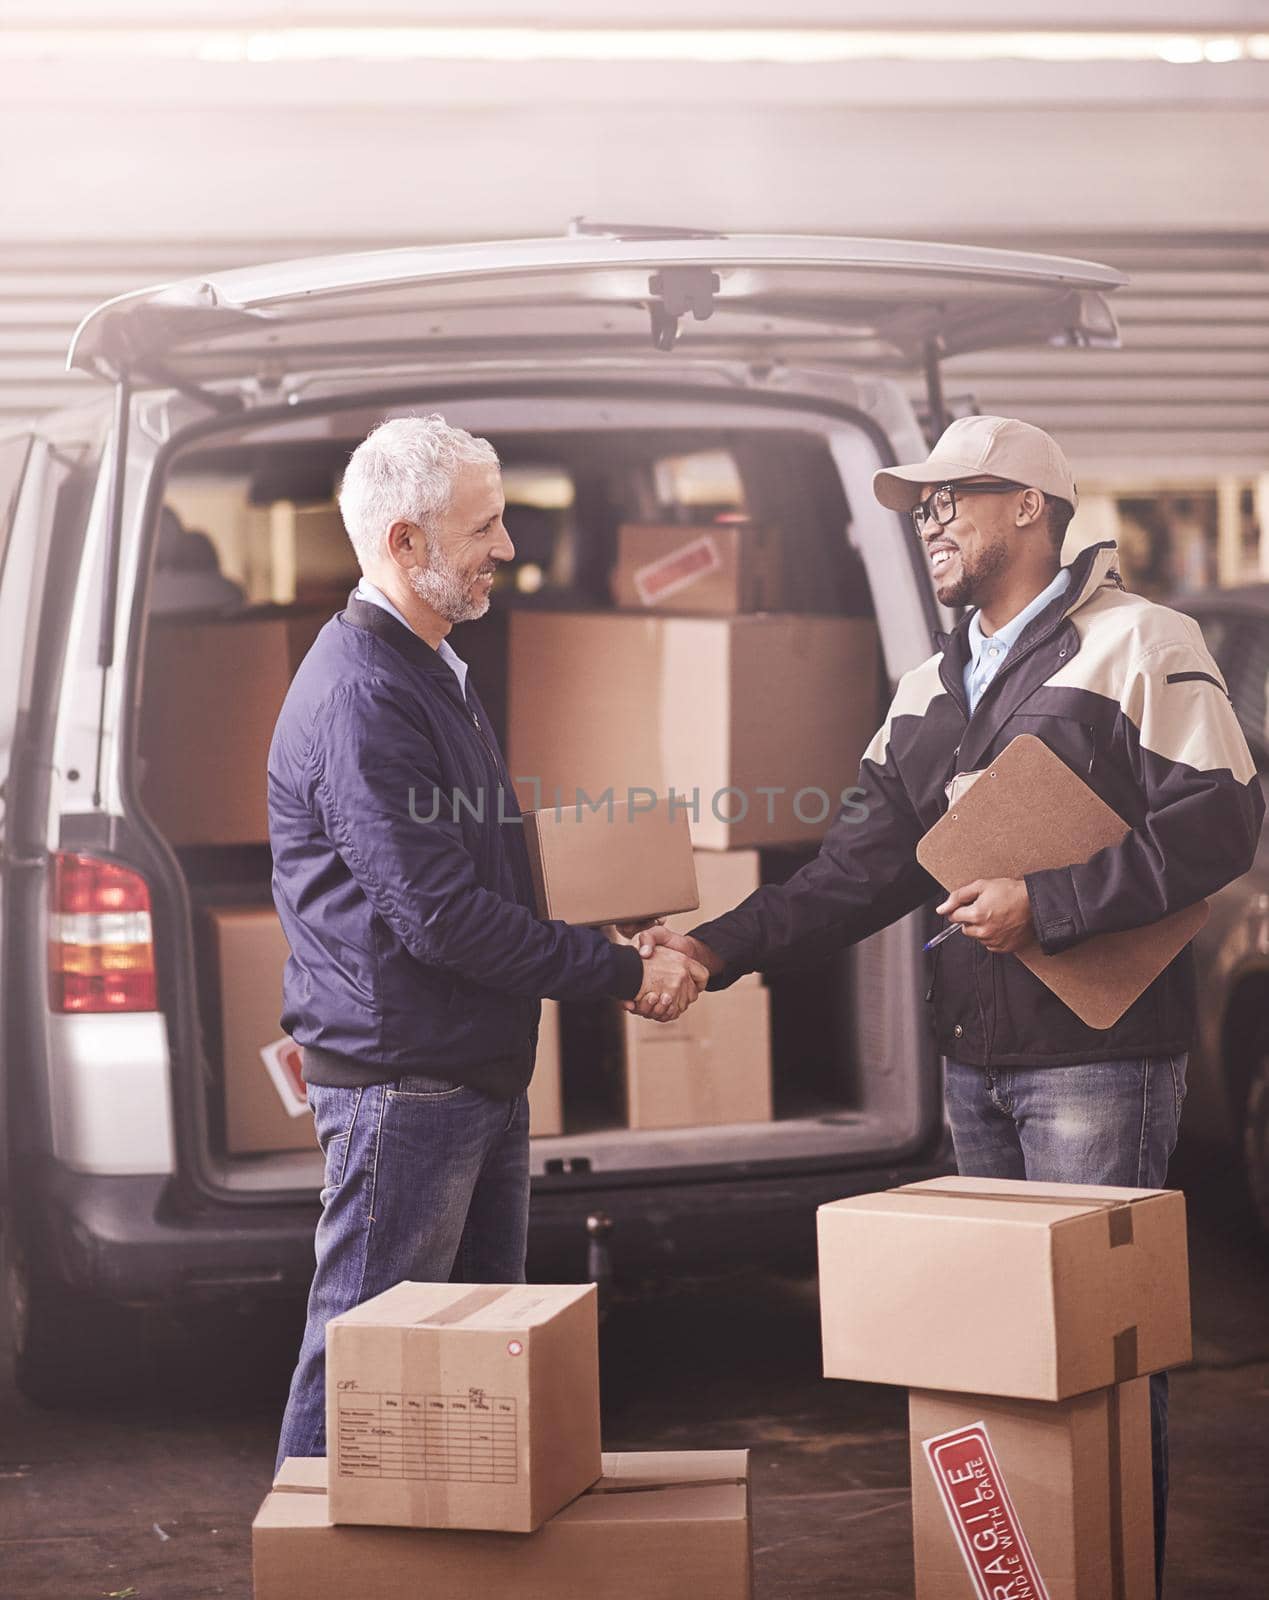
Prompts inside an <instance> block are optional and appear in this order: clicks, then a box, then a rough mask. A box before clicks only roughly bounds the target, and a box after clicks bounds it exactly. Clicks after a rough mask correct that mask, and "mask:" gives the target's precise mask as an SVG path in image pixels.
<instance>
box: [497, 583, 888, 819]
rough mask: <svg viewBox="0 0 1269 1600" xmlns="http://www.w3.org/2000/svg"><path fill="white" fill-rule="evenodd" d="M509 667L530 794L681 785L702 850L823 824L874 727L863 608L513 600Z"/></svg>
mask: <svg viewBox="0 0 1269 1600" xmlns="http://www.w3.org/2000/svg"><path fill="white" fill-rule="evenodd" d="M509 670H510V733H509V755H510V768H511V772H512V775H513V778H514V781H515V784H516V793H517V796H518V798H519V801H520V804H521V805H522V806H523V807H525V808H526V809H528V810H540V809H543V808H545V807H550V806H554V805H555V804H556V803H557V800H556V796H557V795H558V796H559V799H560V803H562V804H563V805H565V806H575V805H576V804H577V795H578V793H579V791H580V792H582V793H584V794H585V795H586V796H587V797H588V799H589V800H590V801H592V802H593V801H594V800H595V799H596V798H598V797H599V796H601V795H604V794H605V793H607V792H608V791H609V790H611V791H613V793H614V795H615V797H616V801H617V803H618V804H620V805H624V804H626V803H627V799H628V797H629V796H631V795H636V796H637V795H667V796H668V795H669V794H670V792H671V791H673V793H674V795H675V796H677V797H678V798H679V800H680V801H681V802H682V803H683V804H684V805H685V806H688V807H690V808H691V809H690V810H689V811H688V813H687V814H688V816H689V818H690V821H691V830H692V842H693V844H694V845H695V846H696V847H697V848H698V849H706V850H736V849H745V848H748V847H750V846H769V845H783V844H802V843H805V842H807V841H814V840H818V839H820V838H822V837H823V834H824V832H825V831H826V829H827V827H828V824H829V822H830V820H831V819H832V817H834V816H835V815H836V814H837V811H838V809H839V807H840V804H841V796H842V794H843V792H844V791H845V790H848V789H850V788H852V787H853V786H854V784H855V782H856V779H857V777H858V775H859V762H860V758H861V756H862V755H863V752H864V750H865V749H866V748H867V746H868V742H869V740H870V739H871V738H872V736H873V734H874V732H875V731H876V724H877V692H878V691H877V633H876V628H875V626H874V625H873V624H872V622H870V621H867V620H863V619H860V618H851V617H821V616H790V615H779V614H755V615H747V616H746V615H739V616H715V617H696V616H691V617H686V616H661V615H655V614H651V613H649V614H643V615H637V614H633V613H630V612H608V613H598V612H587V613H569V612H547V611H517V612H515V613H514V614H513V615H512V618H511V640H510V668H509Z"/></svg>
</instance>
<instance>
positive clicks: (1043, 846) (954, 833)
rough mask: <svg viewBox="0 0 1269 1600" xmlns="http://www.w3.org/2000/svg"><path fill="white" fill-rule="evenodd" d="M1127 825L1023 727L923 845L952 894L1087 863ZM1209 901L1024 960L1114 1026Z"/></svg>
mask: <svg viewBox="0 0 1269 1600" xmlns="http://www.w3.org/2000/svg"><path fill="white" fill-rule="evenodd" d="M1128 831H1129V828H1128V824H1127V823H1126V822H1125V821H1124V820H1123V818H1122V817H1121V816H1119V815H1118V813H1116V812H1114V811H1112V810H1111V808H1110V807H1109V806H1108V805H1107V804H1106V802H1105V801H1104V800H1103V799H1101V798H1100V796H1098V795H1096V794H1094V793H1093V791H1092V790H1091V789H1090V788H1089V787H1088V785H1087V784H1086V783H1085V782H1084V781H1083V779H1082V778H1080V777H1079V776H1078V774H1076V773H1074V772H1072V771H1071V769H1070V768H1069V767H1068V766H1067V765H1066V763H1065V762H1064V761H1062V760H1061V759H1060V758H1059V757H1058V756H1055V755H1054V754H1053V752H1052V750H1050V749H1049V747H1048V746H1047V745H1046V744H1045V743H1044V742H1043V740H1041V739H1037V738H1036V737H1035V735H1034V734H1030V733H1023V734H1019V736H1018V737H1017V738H1016V739H1013V740H1011V741H1010V743H1009V744H1008V745H1007V746H1006V748H1005V749H1004V751H1003V752H1002V753H1001V754H1000V756H998V757H997V759H996V760H995V761H993V762H992V763H991V765H990V766H989V767H985V768H984V769H983V771H982V772H981V773H980V774H979V775H978V776H977V777H976V778H975V780H974V782H973V783H972V784H971V785H970V787H969V788H968V789H967V790H963V791H962V792H961V794H960V795H959V797H958V798H957V799H956V800H955V801H954V802H953V804H952V806H951V809H950V810H949V811H947V812H946V813H945V814H944V815H943V816H942V817H940V818H939V820H938V821H937V822H936V823H935V824H934V826H933V827H932V828H931V829H930V831H929V832H928V833H927V834H926V835H925V837H924V838H923V839H922V840H921V842H920V844H918V845H917V852H916V854H917V860H918V861H919V862H920V863H921V865H922V866H923V867H924V868H925V870H926V871H927V872H928V873H929V874H930V876H931V877H932V878H935V879H937V881H938V882H939V883H941V884H942V885H943V887H944V888H945V889H947V890H948V891H949V892H950V891H951V890H953V889H958V888H960V887H961V886H962V885H963V884H966V883H972V882H973V881H974V879H975V878H1021V877H1024V876H1025V875H1026V874H1027V873H1028V872H1044V871H1046V870H1047V869H1049V868H1052V867H1067V866H1070V865H1072V863H1074V862H1078V861H1087V860H1088V859H1089V858H1090V857H1091V856H1094V855H1096V854H1097V852H1098V851H1099V850H1104V849H1105V848H1106V846H1107V845H1112V844H1118V843H1119V842H1120V840H1121V839H1122V838H1123V837H1124V835H1125V834H1126V833H1128ZM1207 913H1208V907H1207V901H1206V900H1200V901H1199V902H1198V904H1197V905H1193V906H1187V907H1186V908H1185V909H1184V910H1182V911H1175V912H1173V913H1172V914H1171V915H1170V916H1167V917H1164V918H1163V919H1162V920H1161V921H1159V922H1152V923H1150V924H1149V925H1148V926H1146V927H1144V928H1130V929H1128V930H1127V931H1125V932H1123V933H1099V934H1094V935H1093V937H1092V938H1090V939H1086V940H1084V942H1083V943H1082V944H1079V945H1076V946H1075V948H1074V949H1072V950H1064V951H1063V952H1062V953H1061V955H1056V956H1046V955H1044V954H1043V953H1042V952H1041V950H1040V947H1039V945H1038V944H1031V945H1028V946H1026V947H1025V948H1023V949H1022V950H1019V951H1017V952H1016V956H1017V959H1018V960H1019V961H1021V962H1022V964H1023V965H1024V966H1025V967H1026V968H1027V969H1028V970H1029V971H1031V972H1033V973H1035V975H1036V977H1037V978H1039V980H1040V981H1041V983H1043V984H1046V985H1047V986H1048V987H1049V988H1050V989H1051V990H1052V991H1053V993H1054V994H1055V995H1057V997H1058V999H1059V1000H1061V1001H1062V1002H1063V1003H1064V1004H1065V1005H1067V1006H1069V1007H1070V1009H1071V1010H1072V1011H1073V1012H1074V1013H1075V1015H1076V1016H1077V1017H1079V1018H1080V1020H1081V1021H1083V1022H1086V1023H1088V1025H1089V1027H1091V1028H1109V1027H1111V1026H1113V1024H1114V1023H1116V1022H1118V1021H1119V1019H1120V1017H1122V1016H1123V1014H1124V1012H1125V1011H1127V1009H1128V1007H1129V1006H1130V1005H1131V1004H1132V1003H1133V1001H1134V1000H1136V999H1137V997H1138V996H1139V995H1140V994H1141V993H1142V992H1143V991H1144V990H1145V989H1146V988H1147V987H1148V986H1149V985H1150V984H1151V983H1153V981H1154V980H1155V978H1157V977H1158V975H1159V974H1160V973H1161V972H1162V971H1163V969H1164V967H1166V966H1167V965H1168V963H1169V962H1170V961H1172V960H1173V959H1174V957H1176V956H1177V955H1179V954H1180V952H1181V951H1182V950H1184V948H1185V946H1186V945H1187V944H1189V942H1190V940H1191V939H1192V938H1193V937H1194V935H1195V934H1196V933H1197V932H1198V930H1199V929H1200V928H1201V927H1202V926H1203V924H1204V923H1205V922H1206V921H1207Z"/></svg>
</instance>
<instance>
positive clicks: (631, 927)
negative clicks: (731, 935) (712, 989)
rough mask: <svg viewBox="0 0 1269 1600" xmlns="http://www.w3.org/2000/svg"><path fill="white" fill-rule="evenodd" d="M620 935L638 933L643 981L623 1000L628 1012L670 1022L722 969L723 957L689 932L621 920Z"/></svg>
mask: <svg viewBox="0 0 1269 1600" xmlns="http://www.w3.org/2000/svg"><path fill="white" fill-rule="evenodd" d="M617 932H618V933H620V934H621V935H622V937H623V938H626V939H630V938H634V937H635V936H636V935H637V942H636V949H637V950H638V952H639V954H640V955H641V956H642V957H643V983H642V985H641V987H640V989H639V993H638V994H637V995H636V996H635V998H634V999H633V1000H626V1001H623V1005H624V1006H625V1009H626V1010H627V1011H633V1012H635V1013H636V1015H638V1016H640V1017H649V1018H651V1019H652V1020H653V1021H654V1022H672V1021H673V1020H674V1018H675V1017H681V1016H682V1015H683V1013H684V1012H685V1011H686V1010H687V1008H688V1006H690V1005H691V1004H692V1002H693V1001H694V1000H696V999H698V998H699V996H700V994H701V992H702V991H703V989H704V988H705V985H706V984H707V983H708V982H709V980H710V979H711V978H712V977H716V976H717V975H718V973H720V972H721V971H722V970H723V961H722V957H721V956H719V955H717V954H716V953H715V952H714V951H713V950H711V949H710V948H709V946H708V945H707V944H702V943H701V942H700V940H699V939H693V938H692V936H691V935H690V934H686V933H673V932H672V931H671V930H670V929H669V928H665V927H662V926H661V925H660V922H659V921H657V922H634V923H631V922H621V923H618V924H617Z"/></svg>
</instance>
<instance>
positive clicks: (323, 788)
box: [269, 596, 642, 1098]
mask: <svg viewBox="0 0 1269 1600" xmlns="http://www.w3.org/2000/svg"><path fill="white" fill-rule="evenodd" d="M467 695H468V700H467V703H466V704H465V703H464V700H463V694H462V690H461V689H460V687H459V683H458V679H457V678H456V677H455V675H454V673H453V672H452V671H451V669H450V668H449V667H448V666H446V664H445V662H444V661H442V660H441V658H440V656H438V655H437V653H436V651H435V650H433V649H432V648H431V646H430V645H429V644H427V643H426V641H424V640H423V639H420V638H419V637H418V636H417V635H416V634H414V633H412V632H411V631H410V630H409V629H408V628H404V627H402V625H401V624H400V623H399V622H398V621H397V620H396V619H395V618H394V617H392V616H390V615H389V614H388V613H387V612H386V611H384V610H383V609H382V608H381V607H379V606H374V605H370V604H369V603H367V602H366V601H364V600H359V599H357V598H356V597H355V596H354V597H353V598H351V599H350V600H349V602H348V606H347V609H346V610H344V611H342V612H340V614H339V615H338V616H336V617H333V618H332V619H331V620H330V622H328V623H327V624H326V626H325V627H324V628H323V629H322V631H321V633H320V634H319V635H318V637H317V639H316V641H315V643H314V645H313V647H312V649H311V650H310V651H309V653H308V655H307V656H306V657H305V658H304V661H303V662H302V663H301V665H300V669H299V671H298V672H297V673H296V675H295V679H294V681H293V682H292V684H291V688H290V691H289V693H288V694H287V697H286V700H285V702H284V703H283V706H282V711H281V714H280V715H279V717H278V723H277V727H276V729H275V730H274V734H273V743H272V746H271V747H270V750H269V838H270V842H271V844H272V846H273V898H274V901H275V903H276V905H277V909H278V915H279V917H280V918H281V919H282V927H283V929H284V930H285V933H286V937H287V940H288V942H289V944H290V946H291V958H290V960H289V961H288V962H287V964H286V975H285V979H284V982H283V1013H282V1026H283V1028H285V1030H286V1031H287V1033H289V1034H290V1035H291V1037H292V1038H293V1039H295V1041H296V1042H297V1043H298V1044H299V1045H301V1046H302V1047H303V1049H304V1071H305V1076H306V1077H307V1078H308V1080H309V1082H310V1083H318V1084H335V1085H356V1084H368V1083H388V1082H392V1081H393V1080H395V1079H396V1078H399V1077H401V1076H402V1075H404V1074H413V1073H423V1074H427V1075H429V1076H433V1077H439V1078H447V1079H450V1080H452V1081H453V1082H455V1083H461V1084H465V1085H467V1086H469V1087H471V1088H475V1089H481V1090H483V1091H484V1092H485V1093H487V1094H491V1095H495V1096H497V1097H499V1098H510V1097H511V1096H512V1095H515V1094H518V1093H520V1091H521V1090H523V1088H524V1087H525V1085H526V1084H527V1083H528V1081H529V1078H530V1075H531V1073H532V1070H533V1056H534V1050H535V1048H536V1044H537V1031H538V1012H539V1006H538V1001H539V999H540V998H541V997H542V996H550V997H551V998H552V999H557V1000H588V999H593V998H597V997H600V996H605V995H612V996H617V997H619V998H621V999H629V998H631V997H632V996H633V995H635V994H636V993H637V992H638V989H639V985H640V982H641V973H642V961H641V960H640V957H639V955H638V952H637V951H636V950H634V949H633V947H631V946H619V945H613V944H611V943H610V942H609V941H608V940H607V939H606V938H605V937H604V936H603V934H601V933H598V932H596V931H595V930H593V929H590V928H574V927H569V926H568V925H567V924H566V923H563V922H542V921H540V920H539V918H538V916H537V914H536V911H535V910H534V900H533V889H532V883H531V879H530V876H529V864H528V856H527V853H526V850H525V845H524V828H523V825H522V824H521V823H520V822H519V820H518V818H519V815H520V813H519V809H518V807H517V806H516V802H515V796H514V795H513V793H512V792H511V782H510V778H509V777H508V774H507V769H506V765H505V763H504V762H503V759H502V756H501V753H500V752H499V750H498V747H497V744H496V743H495V741H494V738H493V735H492V734H491V733H490V732H489V728H488V722H487V718H486V717H485V714H484V710H483V708H482V707H481V705H480V702H479V700H478V699H477V697H476V693H475V690H474V688H473V686H472V684H471V681H470V678H469V680H468V685H467ZM456 792H457V794H458V795H460V796H461V798H460V800H459V801H458V803H457V804H455V800H454V796H455V794H456ZM429 819H430V820H429ZM503 819H505V820H503Z"/></svg>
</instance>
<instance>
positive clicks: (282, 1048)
mask: <svg viewBox="0 0 1269 1600" xmlns="http://www.w3.org/2000/svg"><path fill="white" fill-rule="evenodd" d="M260 1059H261V1060H262V1061H263V1062H264V1065H265V1070H266V1071H267V1072H268V1074H269V1077H270V1078H271V1079H272V1081H273V1087H274V1088H275V1089H276V1090H277V1091H278V1099H279V1100H281V1102H282V1104H283V1106H284V1107H285V1108H286V1113H287V1115H288V1116H291V1117H302V1116H303V1115H304V1113H305V1112H306V1111H307V1110H308V1109H309V1105H308V1085H307V1084H306V1083H305V1082H304V1052H303V1051H302V1050H301V1049H300V1047H299V1045H298V1044H296V1042H295V1040H294V1039H275V1040H274V1041H273V1043H272V1044H266V1045H265V1047H264V1049H263V1050H261V1052H260Z"/></svg>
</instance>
